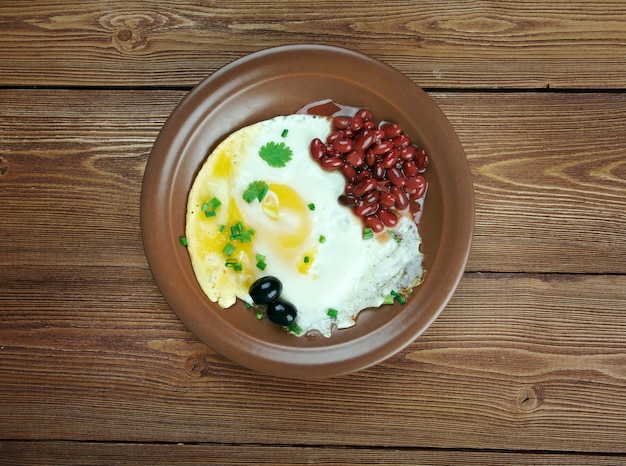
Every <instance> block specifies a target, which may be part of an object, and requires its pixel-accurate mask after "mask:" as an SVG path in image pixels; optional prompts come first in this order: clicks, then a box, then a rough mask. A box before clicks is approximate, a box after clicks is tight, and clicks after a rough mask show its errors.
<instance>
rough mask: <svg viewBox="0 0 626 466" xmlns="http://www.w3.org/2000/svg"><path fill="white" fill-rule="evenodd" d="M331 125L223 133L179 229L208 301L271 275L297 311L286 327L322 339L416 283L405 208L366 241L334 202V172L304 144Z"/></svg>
mask: <svg viewBox="0 0 626 466" xmlns="http://www.w3.org/2000/svg"><path fill="white" fill-rule="evenodd" d="M330 132H331V121H330V119H329V118H326V117H320V116H314V115H307V114H296V115H288V116H280V117H275V118H273V119H270V120H266V121H262V122H259V123H256V124H253V125H251V126H247V127H245V128H242V129H240V130H238V131H235V132H234V133H232V134H230V135H229V136H228V137H226V138H225V139H224V140H223V141H222V142H221V143H220V144H219V145H218V146H217V147H216V148H215V150H214V151H213V152H212V153H211V154H210V155H209V157H208V158H207V159H206V161H205V163H204V164H203V166H202V167H201V169H200V171H199V172H198V174H197V176H196V178H195V180H194V183H193V186H192V188H191V191H190V193H189V198H188V205H187V215H186V231H185V235H186V238H187V248H188V251H189V255H190V259H191V263H192V266H193V270H194V273H195V275H196V278H197V280H198V283H199V284H200V286H201V288H202V290H203V291H204V292H205V294H206V295H207V296H208V297H209V299H210V300H211V301H213V302H217V303H218V304H219V305H220V306H221V307H223V308H228V307H230V306H232V305H233V304H234V303H235V302H236V300H237V298H239V299H241V300H243V301H245V302H246V303H249V304H253V303H252V299H251V297H250V294H249V288H250V285H251V284H252V283H253V282H254V281H255V280H256V279H258V278H260V277H264V276H270V275H271V276H275V277H277V278H278V279H279V280H280V281H281V282H282V284H283V291H282V295H281V298H282V299H285V300H287V301H289V302H290V303H292V304H293V305H294V306H295V307H296V309H297V311H298V312H297V317H296V321H295V323H296V324H297V325H296V326H295V327H290V328H291V329H292V333H295V334H298V335H303V334H308V333H311V332H315V331H317V332H319V333H321V334H322V335H324V336H326V337H328V336H330V335H331V330H332V328H333V327H337V328H347V327H351V326H353V325H354V324H355V322H356V318H357V316H358V314H359V312H360V311H361V310H363V309H365V308H369V307H378V306H381V305H382V304H383V303H384V302H385V300H386V299H388V297H389V295H390V294H391V293H392V292H393V293H396V292H397V293H401V294H406V293H408V292H410V290H411V289H412V288H413V287H414V286H416V285H417V284H418V283H419V282H420V281H421V278H422V274H423V269H422V254H421V253H420V251H419V247H420V243H421V239H420V236H419V233H418V230H417V226H416V225H415V222H414V220H413V218H412V216H411V215H410V213H407V215H404V216H402V217H401V218H400V221H399V223H398V225H397V226H396V227H395V228H394V230H393V232H391V233H390V231H386V232H385V233H381V234H377V235H376V236H375V237H373V238H370V239H364V238H363V223H362V221H361V219H360V218H358V217H356V216H355V215H354V214H353V212H352V210H351V209H350V208H348V207H345V206H342V205H340V204H339V203H338V202H337V198H338V197H339V195H340V194H342V193H343V190H344V187H345V180H344V178H343V176H342V174H341V173H340V172H338V171H335V172H327V171H324V170H322V169H321V168H320V166H319V164H318V163H316V162H315V161H313V160H312V159H311V156H310V152H309V150H310V149H309V147H310V142H311V140H313V139H314V138H320V139H322V140H325V139H326V137H327V135H328V134H329V133H330ZM329 310H330V312H329ZM294 328H295V329H297V330H294Z"/></svg>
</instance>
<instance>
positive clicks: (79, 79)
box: [0, 0, 626, 89]
mask: <svg viewBox="0 0 626 466" xmlns="http://www.w3.org/2000/svg"><path fill="white" fill-rule="evenodd" d="M0 30H2V33H1V34H0V85H2V86H148V87H152V86H177V87H178V86H192V85H195V84H196V83H198V82H199V81H200V80H201V79H203V78H204V77H206V76H207V75H208V74H210V73H212V72H214V71H215V70H217V69H219V68H220V67H222V66H224V65H225V64H227V63H229V62H231V61H233V60H235V59H237V58H239V57H241V56H243V55H246V54H248V53H251V52H254V51H257V50H260V49H264V48H268V47H272V46H276V45H287V44H296V43H318V44H327V45H339V46H345V47H348V48H351V49H354V50H357V51H360V52H363V53H366V54H369V55H371V56H374V57H376V58H379V59H381V60H383V61H385V62H386V63H388V64H390V65H391V66H394V67H395V68H397V69H399V70H400V71H402V72H403V73H405V74H407V75H408V76H409V77H410V78H412V79H413V80H415V82H417V83H419V84H420V85H422V86H425V87H429V88H546V87H551V88H603V89H606V88H614V89H617V88H620V89H622V88H624V87H625V86H626V74H625V73H624V69H625V67H626V61H625V60H626V59H625V58H624V53H623V51H624V46H625V45H626V6H625V5H624V4H623V3H622V2H607V1H605V2H596V1H591V0H586V1H585V0H583V1H575V2H571V1H559V2H550V3H548V4H546V2H542V1H539V0H533V1H524V2H521V1H514V2H506V3H505V4H504V3H502V2H495V3H494V2H488V1H482V0H481V1H478V2H472V4H471V5H467V4H465V3H464V2H452V3H451V2H445V3H442V2H437V1H435V0H429V1H423V2H412V1H408V0H404V1H390V2H385V4H384V8H383V7H381V6H379V5H374V4H372V5H371V6H368V5H367V4H364V3H363V2H356V1H352V0H350V1H346V2H343V3H342V7H341V8H338V7H337V5H336V3H334V2H327V1H317V2H310V1H305V0H289V1H283V2H279V3H277V2H266V1H262V2H258V1H254V2H253V1H238V2H229V1H210V2H203V3H189V4H181V3H179V2H172V1H167V2H159V4H158V6H157V5H155V4H154V2H147V1H141V0H138V1H133V2H117V1H110V2H106V3H103V2H100V1H94V0H91V1H83V2H80V4H67V3H64V2H58V1H55V0H36V1H32V2H29V3H28V5H21V4H20V5H12V4H10V3H5V4H4V5H2V6H1V7H0Z"/></svg>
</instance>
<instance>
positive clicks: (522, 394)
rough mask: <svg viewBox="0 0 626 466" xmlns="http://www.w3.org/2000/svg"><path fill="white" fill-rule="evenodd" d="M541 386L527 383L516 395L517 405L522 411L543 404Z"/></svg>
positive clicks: (527, 410) (531, 409)
mask: <svg viewBox="0 0 626 466" xmlns="http://www.w3.org/2000/svg"><path fill="white" fill-rule="evenodd" d="M543 400H544V393H543V387H541V386H536V385H527V386H525V387H522V389H521V390H520V391H519V393H518V395H517V407H518V408H519V409H520V410H521V411H524V412H530V411H534V410H536V409H537V408H539V406H541V405H542V404H543Z"/></svg>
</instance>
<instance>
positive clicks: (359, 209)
mask: <svg viewBox="0 0 626 466" xmlns="http://www.w3.org/2000/svg"><path fill="white" fill-rule="evenodd" d="M379 207H380V206H379V205H378V202H373V203H371V204H365V203H363V204H358V205H357V206H356V207H355V208H354V214H355V215H356V216H357V217H367V216H369V215H373V214H375V213H376V212H377V211H378V208H379Z"/></svg>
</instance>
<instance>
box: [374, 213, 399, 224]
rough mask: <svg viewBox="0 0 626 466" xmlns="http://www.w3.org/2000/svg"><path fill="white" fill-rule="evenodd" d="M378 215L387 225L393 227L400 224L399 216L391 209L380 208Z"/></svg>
mask: <svg viewBox="0 0 626 466" xmlns="http://www.w3.org/2000/svg"><path fill="white" fill-rule="evenodd" d="M376 215H378V218H379V219H380V220H381V221H382V222H383V223H384V224H385V226H386V227H389V228H393V227H395V226H396V225H397V224H398V217H397V216H396V214H394V213H393V212H391V211H390V210H387V209H378V212H377V213H376Z"/></svg>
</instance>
